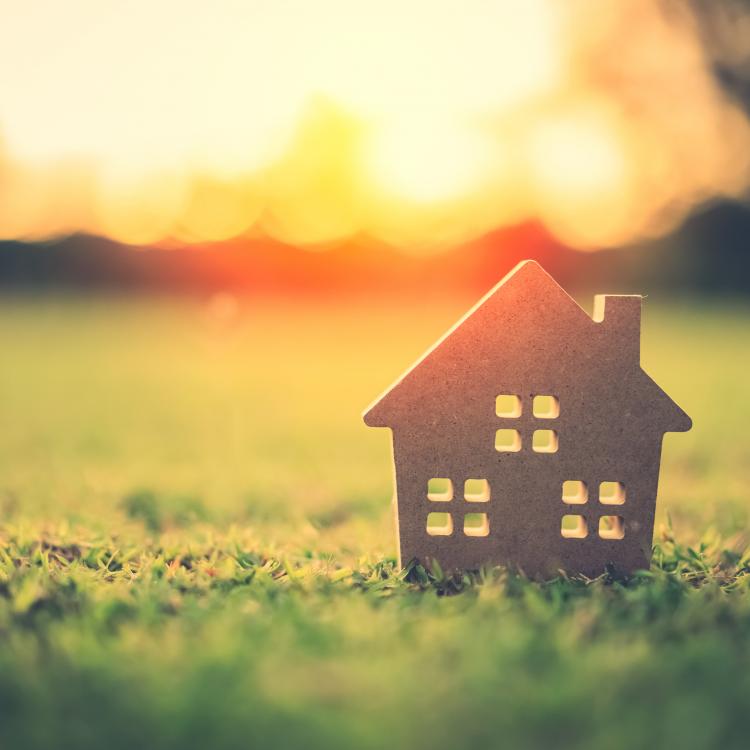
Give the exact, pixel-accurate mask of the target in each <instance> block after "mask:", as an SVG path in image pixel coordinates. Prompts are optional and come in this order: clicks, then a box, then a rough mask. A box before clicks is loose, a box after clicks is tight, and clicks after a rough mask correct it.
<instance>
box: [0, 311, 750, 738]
mask: <svg viewBox="0 0 750 750" xmlns="http://www.w3.org/2000/svg"><path fill="white" fill-rule="evenodd" d="M464 307H465V301H461V300H454V301H444V302H443V303H441V304H437V303H428V304H425V305H422V306H420V307H418V308H417V307H408V306H406V305H404V304H396V305H395V306H393V305H381V306H378V305H374V304H364V303H362V304H353V303H344V302H341V303H340V304H338V305H330V306H323V305H316V306H304V305H301V304H294V303H281V302H278V301H276V302H273V301H266V302H258V303H252V304H250V303H243V302H241V303H240V304H239V308H238V309H234V308H233V306H232V305H231V304H226V300H225V301H224V302H222V303H221V304H214V303H212V304H208V305H207V304H204V303H199V302H192V301H185V300H117V299H96V298H94V299H88V300H86V299H78V300H72V299H65V298H16V299H12V298H11V299H5V300H4V301H2V302H0V341H2V342H3V347H4V353H5V360H4V362H5V366H4V367H3V368H2V369H0V425H2V429H0V747H3V748H5V747H7V748H27V747H28V748H36V747H40V748H41V747H45V748H50V747H54V748H68V747H70V748H72V747H76V748H83V747H96V748H120V747H122V748H129V749H130V748H133V747H148V748H192V747H195V748H204V747H210V748H219V749H222V748H235V747H265V748H275V747H305V748H318V747H320V748H323V747H325V748H338V747H341V748H350V747H357V748H383V747H398V748H401V747H404V748H407V747H408V748H417V749H419V748H425V749H427V748H430V749H435V748H451V749H453V748H462V747H510V748H521V747H523V748H526V747H528V748H537V747H539V748H542V747H545V748H546V747H554V748H567V747H580V748H592V750H593V749H596V750H599V749H600V748H604V747H606V748H608V749H609V748H612V749H613V750H618V749H619V748H628V749H629V750H630V749H632V748H633V747H676V748H735V747H737V748H740V747H742V748H744V747H745V746H746V745H747V736H748V733H749V732H750V717H749V716H748V712H747V711H746V705H747V696H748V693H749V691H750V597H749V596H748V590H749V589H750V536H748V533H747V528H748V523H747V512H748V492H747V487H748V486H749V483H750V468H749V467H750V454H749V452H748V447H747V446H748V441H747V440H746V438H745V432H746V429H747V425H748V424H749V423H750V399H749V398H748V396H747V385H746V383H747V372H748V371H749V370H750V351H749V349H750V348H749V347H748V346H747V330H748V325H750V310H748V309H747V308H745V307H742V306H729V305H718V304H707V303H705V304H695V305H694V306H691V307H686V306H680V305H677V304H671V305H665V306H662V307H659V306H658V305H657V304H656V303H655V302H653V301H649V303H648V315H647V318H646V321H645V323H646V329H645V335H644V362H645V363H646V365H647V369H648V370H649V372H650V373H651V374H652V375H653V376H654V377H655V378H656V379H657V380H658V381H659V382H661V383H662V384H663V385H664V386H665V387H666V388H667V390H668V391H669V392H670V393H671V394H672V395H673V396H674V397H675V398H676V400H677V401H678V402H679V403H680V404H681V405H683V406H684V407H685V408H686V409H687V410H688V412H689V413H690V414H691V416H692V417H693V419H694V422H695V428H694V430H693V431H692V432H691V433H688V434H687V435H675V436H669V437H668V438H667V440H666V442H665V455H664V464H663V472H662V479H661V488H660V499H659V512H658V521H657V533H656V537H655V547H654V564H653V566H652V569H651V571H650V572H644V573H642V574H640V575H639V576H637V577H636V578H635V579H634V580H632V581H630V582H629V583H627V584H623V583H618V582H613V581H608V580H607V579H606V578H605V577H603V578H601V579H598V580H596V581H589V582H587V581H576V580H566V579H562V578H561V579H558V580H555V581H550V582H549V583H546V584H543V585H540V584H535V583H530V582H528V581H526V580H524V579H522V578H520V577H518V576H515V575H512V574H509V573H507V572H506V571H503V570H500V569H494V570H486V571H482V572H481V574H479V575H475V576H455V577H445V576H437V577H436V576H429V575H428V574H427V573H426V572H425V571H424V570H422V569H419V568H414V569H411V570H409V571H398V570H397V569H396V568H395V562H394V558H395V548H394V542H393V532H392V526H391V519H390V514H389V499H390V494H391V486H390V481H391V473H390V467H389V463H388V462H389V447H388V435H387V433H386V432H384V431H376V430H367V429H366V428H365V427H364V426H363V425H362V424H361V422H360V419H359V413H360V411H361V410H362V408H363V407H364V406H366V405H367V403H368V402H369V401H370V400H372V398H374V397H375V396H376V395H377V394H378V393H379V392H380V391H381V390H382V389H383V387H384V386H386V385H387V384H388V383H389V382H390V380H392V379H393V377H395V375H397V374H398V372H399V371H400V370H401V369H402V368H403V367H404V366H405V365H406V364H408V363H409V362H410V361H411V360H412V359H413V358H414V357H415V355H417V354H418V353H420V351H421V350H422V349H423V348H424V347H425V346H426V345H428V344H429V343H431V341H432V340H433V339H434V338H435V337H436V335H438V334H439V333H441V332H442V330H443V329H444V328H445V327H446V325H447V324H449V323H450V322H452V321H453V320H454V319H455V318H456V317H457V316H458V315H459V314H460V313H461V312H462V311H463V308H464Z"/></svg>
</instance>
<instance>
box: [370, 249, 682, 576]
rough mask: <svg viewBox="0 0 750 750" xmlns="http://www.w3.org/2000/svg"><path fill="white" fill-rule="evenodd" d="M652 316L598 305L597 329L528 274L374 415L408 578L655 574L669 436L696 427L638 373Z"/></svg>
mask: <svg viewBox="0 0 750 750" xmlns="http://www.w3.org/2000/svg"><path fill="white" fill-rule="evenodd" d="M641 302H642V298H641V297H640V296H637V295H597V296H596V297H595V308H594V317H593V319H592V318H591V317H589V315H588V314H587V313H586V312H585V311H584V310H583V309H582V308H581V307H580V306H579V305H578V304H577V303H576V302H575V301H574V300H573V299H572V298H571V297H570V296H569V295H568V294H567V293H566V292H565V291H564V290H563V289H562V288H561V287H560V286H559V285H558V284H557V283H556V282H555V281H554V279H552V277H551V276H549V275H548V274H547V272H546V271H544V270H543V269H542V268H541V266H539V265H538V264H537V263H535V262H533V261H525V262H523V263H521V264H519V265H518V266H516V268H515V269H513V270H512V271H511V272H510V273H509V274H508V275H507V276H506V277H505V278H504V279H503V280H502V281H500V283H499V284H497V286H495V288H494V289H492V290H491V291H490V292H489V293H488V294H487V295H486V296H485V297H484V298H483V299H481V300H480V301H479V302H478V303H477V304H476V305H475V306H474V308H472V309H471V310H470V311H469V312H468V313H467V314H466V315H465V316H464V317H463V318H462V319H461V320H460V321H459V322H458V323H457V324H456V325H455V326H454V327H453V328H451V329H450V330H449V331H448V332H447V333H446V334H445V335H444V336H443V338H442V339H440V340H439V341H438V342H437V343H436V344H435V345H434V346H433V347H432V348H431V349H429V350H428V351H427V352H426V353H425V354H424V356H422V358H421V359H419V360H418V361H417V362H416V363H415V364H414V365H413V366H412V367H411V368H410V369H409V370H407V372H406V373H405V374H404V375H402V376H401V378H399V379H398V380H397V381H396V382H395V383H394V384H393V385H392V386H391V387H390V388H389V389H388V390H387V391H386V392H385V393H384V394H383V395H382V396H380V398H378V399H377V400H376V401H375V402H374V403H373V404H372V405H371V406H370V407H369V408H368V409H367V410H366V412H365V414H364V420H365V423H366V424H368V425H369V426H371V427H389V428H390V429H391V430H392V434H393V457H394V464H395V495H394V509H395V516H396V525H397V534H398V542H399V554H400V562H401V564H404V565H405V564H407V563H408V562H409V561H411V560H413V559H416V560H419V561H420V562H422V563H424V564H426V565H431V564H432V563H433V561H435V560H437V561H438V563H439V564H440V566H441V567H442V568H443V569H444V570H457V569H458V570H460V569H474V568H478V567H480V566H482V565H485V564H507V565H510V566H512V567H514V568H517V569H520V570H522V571H523V572H525V573H526V574H527V575H531V576H535V577H539V576H546V575H554V574H555V573H556V572H558V571H560V570H564V571H566V572H567V573H569V574H583V575H587V576H590V577H593V576H597V575H599V574H601V573H603V572H604V571H605V570H610V571H613V572H615V573H617V574H621V575H622V574H627V573H629V572H632V571H634V570H636V569H639V568H647V567H648V565H649V561H650V556H651V543H652V536H653V526H654V512H655V508H656V492H657V484H658V477H659V465H660V461H661V449H662V440H663V437H664V433H666V432H684V431H687V430H689V429H690V427H691V421H690V418H689V417H688V416H687V414H686V413H685V412H684V411H682V409H680V407H679V406H677V404H675V403H674V401H672V400H671V399H670V398H669V396H667V394H666V393H665V392H664V391H663V390H662V389H661V388H659V386H658V385H656V383H655V382H654V381H653V380H652V379H651V378H650V377H649V376H648V375H647V374H646V373H645V372H644V371H643V370H642V369H641V366H640V326H641Z"/></svg>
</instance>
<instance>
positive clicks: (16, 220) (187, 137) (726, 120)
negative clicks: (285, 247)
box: [0, 0, 750, 250]
mask: <svg viewBox="0 0 750 750" xmlns="http://www.w3.org/2000/svg"><path fill="white" fill-rule="evenodd" d="M664 7H667V10H661V9H660V8H662V5H661V4H659V3H656V2H653V0H567V1H565V2H562V1H561V2H554V1H553V0H517V1H516V2H512V1H510V0H509V1H507V2H500V1H496V2H488V1H487V0H461V2H452V1H443V2H438V1H435V0H433V1H432V2H428V1H426V0H411V1H410V2H403V0H401V2H396V1H394V0H380V1H379V2H356V1H353V0H316V1H315V2H311V1H310V0H245V1H244V2H240V1H239V0H216V1H215V2H212V3H206V2H197V1H194V0H181V1H180V2H178V1H177V0H131V2H128V3H119V2H111V1H110V2H107V1H103V0H68V1H67V2H65V3H61V2H59V0H35V2H29V1H28V0H0V9H1V11H0V18H1V22H0V92H2V97H1V99H0V237H6V238H24V239H40V238H46V237H50V236H56V235H60V234H65V233H68V232H73V231H86V232H91V233H96V234H103V235H107V236H110V237H113V238H115V239H117V240H121V241H124V242H130V243H134V244H151V243H159V242H169V243H177V244H179V243H192V242H213V241H220V240H224V239H229V238H232V237H237V236H241V235H251V236H257V235H266V236H271V237H273V238H275V239H279V240H282V241H286V242H289V243H292V244H297V245H310V246H321V245H322V246H325V245H326V244H330V243H335V242H337V241H340V240H342V239H346V238H349V237H352V236H355V235H359V234H366V235H370V236H373V237H375V238H377V239H379V240H383V241H385V242H388V243H390V244H393V245H395V246H398V247H403V248H405V249H407V250H410V249H412V250H432V249H436V248H441V247H445V246H447V245H450V244H451V243H455V242H458V241H463V240H466V239H470V238H472V237H475V236H478V235H480V234H482V233H484V232H487V231H489V230H491V229H493V228H496V227H499V226H505V225H508V224H514V223H517V222H520V221H523V220H526V219H530V218H531V219H533V218H537V219H540V220H541V221H542V222H543V223H544V224H545V225H546V226H547V227H548V228H549V230H550V231H551V232H552V233H553V234H554V235H556V236H557V237H558V239H560V240H561V241H563V242H565V243H568V244H571V245H573V246H575V247H580V248H584V249H592V248H598V247H602V246H610V245H616V244H622V243H625V242H629V241H632V240H634V239H638V238H641V237H644V236H650V235H658V234H660V233H663V232H666V231H668V230H670V229H672V228H673V227H674V226H675V225H676V224H677V223H679V222H680V221H681V220H682V219H683V218H684V217H685V216H686V215H687V213H688V212H689V211H690V210H691V209H692V208H693V207H695V206H696V205H699V204H700V203H702V202H704V201H706V200H707V199H710V198H711V197H714V196H721V195H728V196H741V195H743V194H744V191H745V189H746V187H747V185H748V182H750V178H749V174H750V157H749V156H748V154H750V148H749V146H750V128H748V123H747V121H746V119H745V117H744V115H743V114H742V113H741V111H740V109H739V108H738V107H737V106H736V105H734V104H733V103H731V101H730V100H729V99H728V98H727V97H726V96H725V94H724V93H723V92H722V91H721V89H720V88H719V87H718V85H717V83H716V82H715V79H714V77H713V76H712V74H711V73H710V70H709V65H710V63H711V60H710V59H709V57H708V53H707V52H706V50H705V47H704V45H703V44H702V41H701V36H700V33H699V30H698V28H697V25H696V22H695V19H694V18H693V17H692V16H691V15H689V14H688V13H687V11H685V10H679V7H680V6H679V5H677V4H672V5H671V6H666V5H665V6H664ZM743 28H745V29H746V28H747V26H746V25H745V26H744V27H743Z"/></svg>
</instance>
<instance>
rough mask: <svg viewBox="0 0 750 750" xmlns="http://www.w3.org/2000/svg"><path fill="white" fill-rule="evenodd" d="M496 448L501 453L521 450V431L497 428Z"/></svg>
mask: <svg viewBox="0 0 750 750" xmlns="http://www.w3.org/2000/svg"><path fill="white" fill-rule="evenodd" d="M495 450H496V451H500V452H501V453H517V452H518V451H520V450H521V433H520V432H519V431H518V430H497V431H496V432H495Z"/></svg>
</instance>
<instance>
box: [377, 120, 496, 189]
mask: <svg viewBox="0 0 750 750" xmlns="http://www.w3.org/2000/svg"><path fill="white" fill-rule="evenodd" d="M489 161H490V144H489V143H488V142H487V141H486V139H485V140H482V139H481V138H480V135H479V134H478V133H477V132H475V131H472V130H471V129H469V128H463V129H461V128H458V127H453V128H448V127H445V125H444V124H443V123H441V121H439V120H438V121H435V120H432V121H430V120H429V119H427V120H425V121H420V120H419V119H415V120H414V121H412V122H409V123H403V122H400V123H396V124H394V125H392V126H390V127H385V128H383V129H382V130H380V131H379V132H377V134H376V135H375V136H374V138H373V140H372V143H371V144H370V145H369V148H368V167H369V174H370V176H371V178H372V180H373V182H374V183H375V184H377V185H378V186H380V187H381V188H382V189H383V190H384V191H386V192H389V193H393V194H394V195H397V196H399V197H401V198H404V199H406V200H409V201H415V202H418V203H419V202H424V203H432V202H439V201H445V200H449V199H451V198H457V197H461V196H462V195H465V194H466V193H468V192H470V191H471V190H472V189H476V188H477V186H478V185H480V184H481V182H482V180H483V178H485V177H486V172H487V169H488V164H489Z"/></svg>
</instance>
